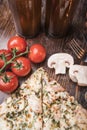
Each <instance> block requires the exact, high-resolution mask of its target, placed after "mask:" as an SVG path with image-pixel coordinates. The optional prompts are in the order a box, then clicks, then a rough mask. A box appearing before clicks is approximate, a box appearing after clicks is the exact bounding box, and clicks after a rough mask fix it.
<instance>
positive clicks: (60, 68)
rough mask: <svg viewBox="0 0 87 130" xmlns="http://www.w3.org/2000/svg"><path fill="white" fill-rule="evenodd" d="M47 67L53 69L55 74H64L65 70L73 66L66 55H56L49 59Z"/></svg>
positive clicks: (70, 59) (71, 60)
mask: <svg viewBox="0 0 87 130" xmlns="http://www.w3.org/2000/svg"><path fill="white" fill-rule="evenodd" d="M47 64H48V67H49V68H54V69H55V74H65V73H66V68H70V66H71V65H73V64H74V59H73V57H72V56H71V55H70V54H67V53H56V54H53V55H51V56H50V57H49V59H48V63H47Z"/></svg>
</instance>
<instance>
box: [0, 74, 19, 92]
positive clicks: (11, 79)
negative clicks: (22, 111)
mask: <svg viewBox="0 0 87 130" xmlns="http://www.w3.org/2000/svg"><path fill="white" fill-rule="evenodd" d="M17 87H18V79H17V77H16V75H15V74H13V73H12V72H5V73H3V74H2V75H1V76H0V90H1V91H4V92H7V93H10V92H13V91H14V90H15V89H16V88H17Z"/></svg>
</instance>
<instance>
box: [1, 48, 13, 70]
mask: <svg viewBox="0 0 87 130" xmlns="http://www.w3.org/2000/svg"><path fill="white" fill-rule="evenodd" d="M11 58H12V56H11V53H10V51H9V50H6V49H1V50H0V69H1V68H2V67H3V66H4V64H5V62H7V61H9V60H10V59H11ZM6 68H8V67H6Z"/></svg>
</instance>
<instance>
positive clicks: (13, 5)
mask: <svg viewBox="0 0 87 130" xmlns="http://www.w3.org/2000/svg"><path fill="white" fill-rule="evenodd" d="M8 3H9V8H10V9H11V12H12V15H13V18H14V23H15V27H16V31H17V34H18V35H21V36H24V37H28V38H32V37H34V36H36V35H37V34H38V33H39V32H40V29H41V0H8Z"/></svg>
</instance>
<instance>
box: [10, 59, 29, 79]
mask: <svg viewBox="0 0 87 130" xmlns="http://www.w3.org/2000/svg"><path fill="white" fill-rule="evenodd" d="M11 70H12V71H13V72H14V73H15V74H16V75H17V76H20V77H22V76H26V75H27V74H28V73H29V72H30V71H31V63H30V61H29V59H28V58H25V57H19V58H16V59H15V61H14V62H13V63H12V65H11Z"/></svg>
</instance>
